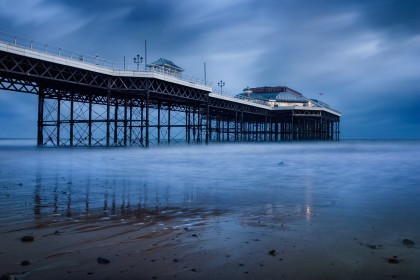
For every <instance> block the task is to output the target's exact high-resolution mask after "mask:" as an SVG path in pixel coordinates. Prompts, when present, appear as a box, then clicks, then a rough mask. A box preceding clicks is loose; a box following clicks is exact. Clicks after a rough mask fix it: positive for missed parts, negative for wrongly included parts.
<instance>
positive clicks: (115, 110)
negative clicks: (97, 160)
mask: <svg viewBox="0 0 420 280" xmlns="http://www.w3.org/2000/svg"><path fill="white" fill-rule="evenodd" d="M117 145H118V100H116V102H115V106H114V146H117Z"/></svg>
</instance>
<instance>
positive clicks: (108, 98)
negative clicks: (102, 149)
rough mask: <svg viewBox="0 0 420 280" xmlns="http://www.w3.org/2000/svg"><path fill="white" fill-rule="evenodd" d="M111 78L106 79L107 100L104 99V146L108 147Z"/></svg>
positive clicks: (109, 136)
mask: <svg viewBox="0 0 420 280" xmlns="http://www.w3.org/2000/svg"><path fill="white" fill-rule="evenodd" d="M110 126H111V78H108V88H107V99H106V146H107V147H109V146H110V138H111V130H110V129H111V128H110Z"/></svg>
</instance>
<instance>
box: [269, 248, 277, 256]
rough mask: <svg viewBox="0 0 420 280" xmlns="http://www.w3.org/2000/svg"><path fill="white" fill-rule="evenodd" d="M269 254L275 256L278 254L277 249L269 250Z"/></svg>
mask: <svg viewBox="0 0 420 280" xmlns="http://www.w3.org/2000/svg"><path fill="white" fill-rule="evenodd" d="M268 254H269V255H270V256H273V257H274V256H275V255H276V250H271V251H269V252H268Z"/></svg>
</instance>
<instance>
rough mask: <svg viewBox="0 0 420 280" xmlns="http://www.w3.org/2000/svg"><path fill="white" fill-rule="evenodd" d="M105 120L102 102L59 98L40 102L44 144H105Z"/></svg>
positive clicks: (104, 109)
mask: <svg viewBox="0 0 420 280" xmlns="http://www.w3.org/2000/svg"><path fill="white" fill-rule="evenodd" d="M112 117H113V115H111V118H112ZM107 123H108V122H107V107H106V105H104V104H97V103H96V104H94V103H92V102H91V103H84V102H75V101H68V100H63V99H60V98H58V99H44V101H43V118H42V130H43V145H44V146H51V145H52V146H105V145H106V135H107Z"/></svg>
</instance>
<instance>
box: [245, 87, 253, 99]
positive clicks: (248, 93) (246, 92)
mask: <svg viewBox="0 0 420 280" xmlns="http://www.w3.org/2000/svg"><path fill="white" fill-rule="evenodd" d="M244 93H245V94H246V97H247V99H250V98H251V93H252V90H251V89H250V88H249V87H247V88H246V89H244Z"/></svg>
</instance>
